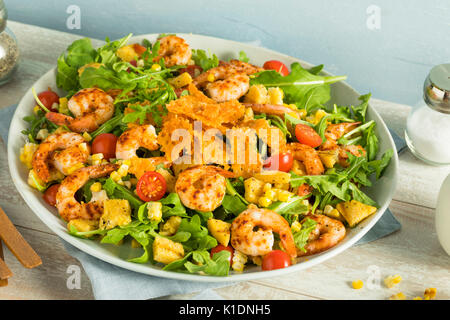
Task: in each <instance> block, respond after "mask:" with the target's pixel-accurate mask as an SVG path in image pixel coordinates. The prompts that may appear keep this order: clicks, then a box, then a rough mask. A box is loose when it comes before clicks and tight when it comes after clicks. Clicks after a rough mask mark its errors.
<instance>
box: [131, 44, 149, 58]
mask: <svg viewBox="0 0 450 320" xmlns="http://www.w3.org/2000/svg"><path fill="white" fill-rule="evenodd" d="M133 49H134V52H136V53H137V54H138V55H139V56H141V55H142V54H143V53H144V52H145V51H147V48H146V47H144V46H141V45H140V44H139V43H135V44H133Z"/></svg>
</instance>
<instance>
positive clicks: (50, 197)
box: [42, 184, 60, 207]
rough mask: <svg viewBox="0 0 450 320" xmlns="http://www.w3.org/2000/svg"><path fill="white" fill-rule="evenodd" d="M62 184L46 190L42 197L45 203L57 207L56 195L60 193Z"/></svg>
mask: <svg viewBox="0 0 450 320" xmlns="http://www.w3.org/2000/svg"><path fill="white" fill-rule="evenodd" d="M59 186H60V184H54V185H52V186H51V187H50V188H48V189H47V190H45V192H44V194H43V195H42V198H43V199H44V201H45V202H47V203H48V204H49V205H51V206H53V207H54V206H55V205H56V194H57V193H58V189H59Z"/></svg>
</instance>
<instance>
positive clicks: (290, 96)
mask: <svg viewBox="0 0 450 320" xmlns="http://www.w3.org/2000/svg"><path fill="white" fill-rule="evenodd" d="M345 79H346V77H345V76H338V77H327V76H319V75H315V74H312V73H310V72H308V70H306V69H303V68H302V67H301V65H300V64H299V63H297V62H294V63H293V64H292V65H291V73H290V74H289V75H287V76H282V75H281V74H280V73H278V72H277V71H274V70H266V71H262V72H260V73H259V74H258V75H257V76H256V77H254V78H252V79H251V81H250V83H251V84H252V85H253V84H263V85H264V86H266V87H280V88H281V89H282V90H283V92H284V94H285V97H286V98H285V102H286V103H306V101H308V104H309V105H311V106H313V105H321V104H324V103H325V102H327V101H328V99H329V95H327V94H326V92H327V91H326V90H328V89H322V90H319V91H317V92H311V93H310V95H311V96H310V97H309V98H308V97H307V94H308V92H309V91H310V90H311V89H313V88H318V87H321V86H325V87H327V86H328V85H329V84H331V83H334V82H337V81H342V80H345ZM324 90H325V91H324Z"/></svg>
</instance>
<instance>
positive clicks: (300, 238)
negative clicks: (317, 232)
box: [294, 218, 317, 252]
mask: <svg viewBox="0 0 450 320" xmlns="http://www.w3.org/2000/svg"><path fill="white" fill-rule="evenodd" d="M316 224H317V222H316V221H314V220H312V219H310V218H306V219H305V221H303V223H302V228H301V229H300V231H298V232H296V233H294V242H295V245H296V247H297V248H299V249H300V250H302V251H303V252H306V250H305V245H306V244H307V243H308V239H309V235H310V234H311V232H312V231H314V229H315V228H316Z"/></svg>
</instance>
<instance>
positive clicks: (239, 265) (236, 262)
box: [231, 250, 248, 272]
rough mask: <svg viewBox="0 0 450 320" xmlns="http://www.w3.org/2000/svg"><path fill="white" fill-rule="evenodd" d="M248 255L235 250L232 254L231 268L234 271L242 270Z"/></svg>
mask: <svg viewBox="0 0 450 320" xmlns="http://www.w3.org/2000/svg"><path fill="white" fill-rule="evenodd" d="M247 260H248V257H247V256H246V255H245V254H243V253H242V252H240V251H238V250H235V251H234V254H233V260H232V263H231V268H232V269H233V270H234V271H237V272H242V271H244V267H245V264H246V263H247Z"/></svg>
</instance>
